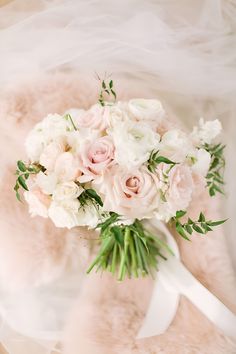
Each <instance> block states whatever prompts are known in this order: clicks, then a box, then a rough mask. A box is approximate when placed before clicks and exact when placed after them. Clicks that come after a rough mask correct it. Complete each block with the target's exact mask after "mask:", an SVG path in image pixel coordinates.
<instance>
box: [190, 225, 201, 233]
mask: <svg viewBox="0 0 236 354" xmlns="http://www.w3.org/2000/svg"><path fill="white" fill-rule="evenodd" d="M192 228H193V229H194V230H195V231H196V232H198V233H199V234H204V231H203V230H202V229H201V228H200V226H198V225H196V224H193V225H192Z"/></svg>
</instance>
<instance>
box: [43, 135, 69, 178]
mask: <svg viewBox="0 0 236 354" xmlns="http://www.w3.org/2000/svg"><path fill="white" fill-rule="evenodd" d="M64 151H65V147H64V145H63V144H62V143H60V142H59V141H52V142H51V143H49V144H48V145H47V146H46V147H45V148H44V149H43V151H42V153H41V154H40V158H39V163H40V165H42V166H44V167H45V168H46V169H47V170H48V171H52V170H53V169H54V166H55V162H56V159H57V158H58V156H59V155H60V154H61V153H63V152H64Z"/></svg>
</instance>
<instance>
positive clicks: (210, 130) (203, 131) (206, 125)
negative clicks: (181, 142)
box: [191, 118, 222, 145]
mask: <svg viewBox="0 0 236 354" xmlns="http://www.w3.org/2000/svg"><path fill="white" fill-rule="evenodd" d="M221 130H222V125H221V122H220V121H219V120H218V119H215V120H212V121H206V122H204V119H203V118H200V120H199V126H198V127H194V128H193V132H192V134H191V137H192V139H193V141H194V142H195V144H196V145H198V144H211V143H212V141H213V140H214V139H215V138H216V137H217V136H218V135H219V134H220V132H221Z"/></svg>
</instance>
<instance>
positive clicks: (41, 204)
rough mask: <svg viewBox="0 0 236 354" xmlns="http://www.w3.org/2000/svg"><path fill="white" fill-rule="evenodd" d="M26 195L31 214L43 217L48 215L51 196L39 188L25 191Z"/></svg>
mask: <svg viewBox="0 0 236 354" xmlns="http://www.w3.org/2000/svg"><path fill="white" fill-rule="evenodd" d="M24 197H25V200H26V202H27V203H28V205H29V213H30V215H31V216H36V215H38V216H41V217H43V218H47V217H48V206H49V204H50V198H49V197H48V196H46V195H44V194H43V193H42V192H41V191H40V190H39V189H36V188H35V189H33V190H31V191H28V192H25V193H24Z"/></svg>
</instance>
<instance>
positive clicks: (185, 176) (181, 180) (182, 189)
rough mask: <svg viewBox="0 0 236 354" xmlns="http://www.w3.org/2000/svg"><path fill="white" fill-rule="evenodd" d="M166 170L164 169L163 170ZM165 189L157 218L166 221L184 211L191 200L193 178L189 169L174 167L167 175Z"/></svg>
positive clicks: (184, 166)
mask: <svg viewBox="0 0 236 354" xmlns="http://www.w3.org/2000/svg"><path fill="white" fill-rule="evenodd" d="M167 168H169V167H167ZM167 168H164V170H165V169H167ZM164 172H165V171H164ZM166 188H167V189H166V190H165V191H164V195H165V199H166V201H163V202H162V203H161V205H160V207H159V210H158V213H157V217H158V218H160V219H162V220H166V221H168V220H169V219H170V218H171V217H172V216H174V215H175V214H176V211H178V210H186V208H187V207H188V205H189V203H190V201H191V199H192V193H193V178H192V173H191V169H190V168H189V167H188V166H187V165H175V166H174V167H173V168H172V169H171V170H170V172H169V173H168V179H167V186H166Z"/></svg>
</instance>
